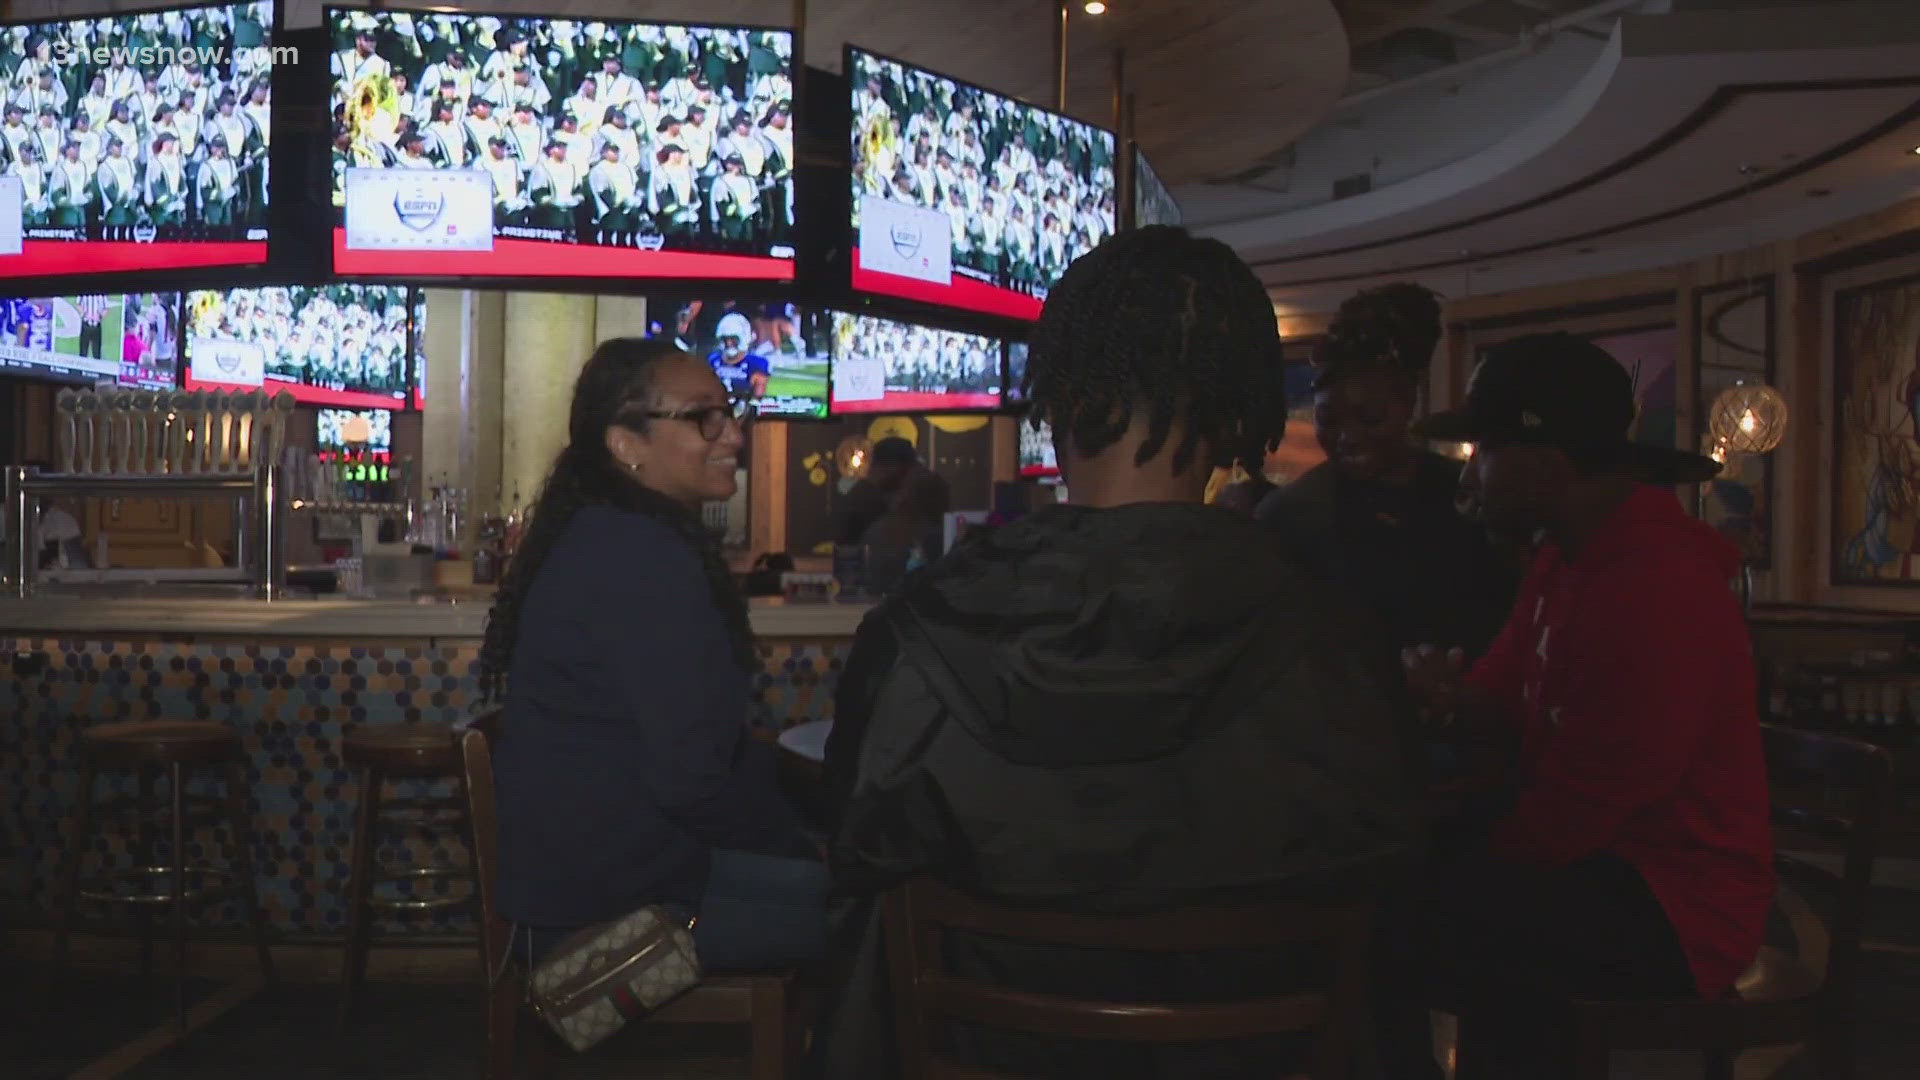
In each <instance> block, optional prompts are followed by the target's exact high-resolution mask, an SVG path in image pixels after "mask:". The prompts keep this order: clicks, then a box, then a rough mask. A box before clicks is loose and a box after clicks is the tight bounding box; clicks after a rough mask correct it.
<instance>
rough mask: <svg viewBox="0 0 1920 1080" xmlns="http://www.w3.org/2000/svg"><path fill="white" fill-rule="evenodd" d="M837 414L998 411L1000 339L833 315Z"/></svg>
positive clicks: (834, 395) (834, 379)
mask: <svg viewBox="0 0 1920 1080" xmlns="http://www.w3.org/2000/svg"><path fill="white" fill-rule="evenodd" d="M832 334H833V336H832V352H833V403H832V411H833V412H834V413H836V414H838V413H866V412H973V411H979V410H987V409H995V408H998V407H999V406H1000V403H1001V402H1000V342H999V341H998V340H996V339H994V338H989V337H981V336H979V335H977V334H963V333H960V332H958V331H954V330H936V329H934V328H933V327H930V326H916V325H914V324H912V323H903V322H895V321H893V320H891V319H878V318H874V317H873V316H871V315H853V314H849V313H847V312H843V311H836V312H834V313H833V321H832Z"/></svg>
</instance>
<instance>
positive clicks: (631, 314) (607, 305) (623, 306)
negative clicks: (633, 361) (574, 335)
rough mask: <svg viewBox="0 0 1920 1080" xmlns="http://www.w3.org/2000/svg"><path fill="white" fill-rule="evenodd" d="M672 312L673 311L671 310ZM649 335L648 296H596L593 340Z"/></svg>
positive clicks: (600, 340)
mask: <svg viewBox="0 0 1920 1080" xmlns="http://www.w3.org/2000/svg"><path fill="white" fill-rule="evenodd" d="M669 314H671V312H669ZM646 336H647V298H646V297H644V296H596V297H594V308H593V340H594V342H595V343H596V344H598V343H599V342H602V341H605V340H607V339H608V338H617V337H646Z"/></svg>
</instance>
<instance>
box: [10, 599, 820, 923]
mask: <svg viewBox="0 0 1920 1080" xmlns="http://www.w3.org/2000/svg"><path fill="white" fill-rule="evenodd" d="M848 645H849V643H848V642H846V641H841V640H806V641H768V642H764V643H762V647H761V651H762V654H763V658H764V660H765V671H764V673H763V674H762V675H761V677H760V689H761V699H762V701H763V702H764V704H765V706H766V709H765V712H764V713H763V715H762V716H761V718H760V722H761V723H765V724H769V725H772V726H775V727H779V728H785V727H789V726H791V725H793V724H796V723H800V722H803V721H806V720H814V719H822V718H829V717H831V716H832V715H833V690H834V686H835V684H836V683H837V682H838V679H839V674H840V669H841V664H842V661H843V659H844V654H845V652H846V650H847V648H848ZM0 649H4V650H5V656H6V657H7V658H8V660H9V664H8V666H7V667H6V668H4V669H0V829H4V830H6V832H7V833H9V834H11V835H12V836H15V837H17V838H18V839H19V847H18V850H20V851H22V852H23V853H24V857H25V858H26V859H27V860H28V863H29V865H27V866H26V867H24V869H23V871H22V873H23V876H24V877H25V879H26V881H27V883H28V888H29V890H30V893H31V895H32V898H33V900H34V902H35V903H36V904H37V905H39V906H41V907H42V908H45V909H48V910H50V909H51V907H52V898H53V894H54V881H55V879H56V875H57V871H58V866H59V855H60V852H61V851H62V850H63V849H64V847H65V844H64V843H63V839H64V838H65V837H66V836H67V834H68V831H69V829H70V818H71V816H72V813H73V811H74V808H75V806H76V805H77V801H76V800H77V798H78V788H79V766H78V760H77V758H76V757H75V753H74V752H75V744H76V738H77V733H78V732H79V731H80V730H81V728H83V727H84V726H86V725H88V724H93V723H102V722H106V721H110V720H131V719H148V718H152V719H160V718H169V719H198V720H218V721H222V722H225V723H229V724H232V725H233V726H234V728H235V729H236V730H238V731H239V732H240V734H241V737H242V739H243V740H244V742H245V743H246V747H247V751H248V755H249V762H248V766H247V779H248V783H249V785H250V788H251V790H250V792H249V800H248V807H249V809H250V811H251V813H252V815H253V828H254V836H253V848H252V851H253V858H254V862H255V867H256V871H257V873H258V880H259V888H260V893H261V903H262V905H263V906H264V907H265V909H266V911H267V915H268V918H269V920H270V922H271V924H272V925H273V926H274V927H275V928H276V929H278V930H279V931H281V932H284V933H293V934H306V935H312V934H319V935H338V934H340V933H342V932H343V931H344V928H345V925H346V909H345V903H344V899H343V897H344V893H345V890H346V883H347V858H348V854H349V850H350V847H351V843H352V840H351V832H352V827H353V811H354V806H355V803H356V801H357V799H358V797H359V783H358V778H357V777H356V776H355V775H353V773H352V772H351V771H350V770H349V769H348V768H347V767H346V765H345V763H344V762H342V761H341V759H340V750H339V748H340V744H341V739H342V737H343V736H344V735H345V734H346V732H348V731H350V730H352V729H353V728H354V727H357V726H359V725H361V724H434V725H451V724H454V723H455V722H456V721H459V720H461V719H462V718H463V717H465V715H466V714H467V712H468V710H469V709H470V708H471V707H472V705H473V703H475V702H476V701H477V700H478V697H479V695H478V681H477V678H478V655H479V645H478V642H474V641H470V640H469V641H447V642H443V643H439V644H427V643H422V644H419V645H407V646H398V645H365V644H353V643H348V642H316V641H302V642H299V643H290V644H272V645H260V644H249V643H244V642H236V641H218V640H204V641H191V640H189V641H182V640H156V639H153V638H147V639H119V640H102V639H98V638H72V639H68V638H51V637H40V638H35V637H4V636H0ZM136 789H137V784H136V781H135V779H134V778H133V777H132V776H131V775H130V774H111V775H109V774H103V775H102V776H101V779H100V781H99V785H98V788H97V789H96V792H95V797H96V798H105V797H106V796H107V795H108V794H109V793H111V794H114V795H131V794H133V793H134V792H135V791H136ZM220 791H221V789H220V787H219V786H218V785H217V784H214V783H212V782H209V781H190V782H189V784H188V792H189V794H196V793H198V794H205V795H209V796H214V795H218V794H219V793H220ZM159 792H160V794H161V795H162V796H163V797H164V796H165V784H164V783H162V784H161V785H160V786H159ZM453 792H454V786H453V784H452V783H451V782H450V781H447V782H438V781H405V782H402V783H397V784H393V785H391V786H390V787H389V788H388V793H389V796H390V797H391V796H392V795H395V794H398V795H407V796H418V795H450V794H452V793H453ZM95 833H96V838H95V839H94V841H93V843H92V844H91V851H90V853H89V857H88V862H87V868H88V873H89V874H92V873H96V872H97V871H98V870H100V869H101V868H103V867H104V868H113V867H127V866H131V865H133V860H132V857H131V851H130V846H129V840H130V839H131V837H130V835H129V833H130V830H129V829H127V828H125V827H122V826H119V825H114V824H110V825H108V827H105V828H101V829H96V830H95ZM225 833H226V830H225V829H224V828H222V829H220V830H219V835H218V836H217V837H216V835H215V834H214V833H212V832H207V831H202V832H201V833H199V834H198V835H195V836H190V837H189V839H188V854H189V856H190V858H193V859H194V860H196V861H199V860H209V861H213V862H215V863H216V864H219V863H221V862H223V861H224V858H225V850H224V849H223V848H221V847H220V845H221V844H223V843H225V842H226V837H225ZM160 852H161V854H162V855H164V854H166V849H165V845H162V846H161V848H160ZM378 858H379V860H380V863H381V865H382V866H383V867H384V868H386V869H389V870H401V869H406V868H410V867H415V866H465V865H466V863H467V860H468V852H467V845H466V843H465V841H464V840H463V839H461V838H460V837H459V836H458V835H457V834H455V833H454V832H453V831H452V830H449V829H447V828H444V827H442V828H440V829H439V830H438V831H427V832H415V833H412V834H405V835H403V834H398V833H394V832H392V831H390V830H389V831H387V832H386V833H384V834H383V836H382V842H381V844H380V845H379V850H378ZM426 888H427V890H428V891H427V893H426V895H463V894H464V893H465V892H466V891H467V890H468V888H469V886H468V885H467V884H466V883H464V882H459V881H448V880H437V881H433V882H431V883H430V884H428V885H427V886H426ZM196 920H197V922H198V923H199V924H201V925H214V926H231V927H237V926H244V925H245V917H244V911H243V909H242V908H241V906H240V905H239V904H238V903H237V902H234V901H229V902H225V903H223V904H220V905H218V906H217V907H216V908H214V909H212V910H207V911H203V912H199V913H196ZM472 929H473V919H472V914H471V910H470V909H469V908H467V907H466V906H465V905H460V906H456V907H451V908H448V909H443V910H441V911H438V912H432V913H422V914H418V915H408V916H403V917H400V918H397V919H389V920H383V921H382V923H381V924H379V925H378V926H377V928H376V933H377V934H380V935H395V934H406V933H412V934H447V933H467V932H471V931H472Z"/></svg>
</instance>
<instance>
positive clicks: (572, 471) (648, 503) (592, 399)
mask: <svg viewBox="0 0 1920 1080" xmlns="http://www.w3.org/2000/svg"><path fill="white" fill-rule="evenodd" d="M682 355H684V354H683V353H681V352H680V350H679V349H678V348H676V347H675V346H674V345H673V344H672V342H670V341H667V340H665V339H651V340H649V339H642V338H611V339H609V340H607V341H603V342H601V343H600V346H599V347H598V348H596V349H594V350H593V356H592V357H591V358H589V359H588V360H587V364H586V367H584V368H582V369H581V371H580V378H579V380H578V381H577V382H575V383H574V386H573V406H572V410H571V412H570V414H569V417H568V423H567V436H568V443H567V447H566V449H564V450H562V451H561V452H560V456H559V458H558V459H557V460H556V461H555V462H554V463H553V471H552V472H551V473H549V474H548V475H547V480H546V483H545V484H544V485H542V487H541V489H540V495H539V497H538V498H537V499H536V500H535V501H534V504H533V509H532V511H531V516H530V520H529V521H528V524H527V530H526V534H525V537H524V538H523V539H522V541H521V543H520V548H519V550H518V551H517V552H515V554H514V557H513V561H512V562H510V563H508V564H507V572H506V576H505V577H504V578H503V579H502V580H501V584H500V591H499V592H498V593H496V594H495V595H494V600H493V610H492V611H490V612H489V613H488V615H487V632H486V638H485V639H484V641H483V642H482V644H481V646H480V695H481V700H482V701H495V700H498V699H499V698H501V697H502V696H504V692H505V691H506V689H507V686H506V681H507V671H508V669H509V668H510V667H511V666H512V662H513V646H514V642H515V640H516V638H517V636H518V634H519V629H520V611H521V608H522V607H523V606H524V605H525V602H526V598H527V592H528V590H530V589H531V588H532V587H533V582H534V579H535V578H536V577H538V576H539V574H540V567H541V566H542V564H544V563H545V562H546V561H547V556H548V555H549V554H551V553H552V551H553V548H554V545H555V544H556V543H558V542H559V539H560V537H561V535H562V534H563V533H565V532H566V529H567V525H568V523H569V522H571V521H572V520H573V516H574V514H576V513H578V512H579V511H580V509H581V508H582V507H586V506H594V505H604V506H613V507H617V508H619V509H621V510H626V511H630V512H632V513H636V514H644V515H645V516H647V517H649V518H652V519H653V520H655V521H657V522H659V523H661V524H663V525H665V526H667V527H668V528H670V529H672V530H673V531H674V532H675V533H676V534H678V535H679V536H680V538H681V539H683V540H685V541H686V543H687V545H688V546H689V547H691V548H693V550H694V551H695V552H697V553H699V556H700V565H701V568H702V569H703V570H704V571H705V572H706V578H707V586H708V589H709V591H710V592H711V594H712V596H713V603H714V606H715V607H717V608H719V609H720V614H721V618H722V620H723V621H724V623H725V624H726V627H727V631H728V634H729V636H730V637H731V638H732V639H733V654H734V660H735V662H737V663H738V664H739V665H740V668H741V669H742V670H743V671H745V672H747V673H748V674H749V675H752V674H754V673H757V672H758V671H759V669H760V654H759V650H758V649H757V648H756V647H755V645H754V640H753V628H752V626H751V625H750V623H749V622H748V619H747V602H746V599H745V597H744V596H743V595H742V594H741V592H740V590H739V589H738V588H736V587H735V586H734V581H733V573H732V571H731V570H729V569H728V567H727V563H726V560H725V559H724V558H723V557H722V556H721V553H720V544H719V541H718V540H716V539H715V538H714V536H713V535H712V534H711V533H710V532H708V531H707V528H706V526H705V525H704V524H702V523H701V520H700V517H699V515H698V514H696V513H695V512H694V511H692V510H691V509H689V508H688V507H686V506H685V505H683V504H682V503H680V502H678V501H676V500H674V499H672V498H669V497H668V496H666V495H663V494H661V493H660V492H658V491H655V490H654V489H653V488H650V487H647V486H646V485H644V484H642V483H640V482H639V481H638V480H637V479H635V478H634V476H633V474H632V473H630V472H628V471H627V470H626V469H623V468H621V467H620V464H619V463H618V462H617V461H615V460H614V458H613V453H612V452H611V451H610V450H608V449H607V429H608V428H609V427H612V426H615V425H620V426H624V427H628V428H632V429H633V430H635V431H639V432H644V431H645V427H646V422H645V421H644V420H640V419H634V418H633V417H632V413H631V410H632V409H634V408H635V407H641V408H644V407H646V404H647V398H648V395H649V393H650V392H651V390H652V388H653V378H654V373H655V372H656V370H657V369H658V366H659V364H660V362H661V361H664V360H671V359H672V358H674V357H678V356H682Z"/></svg>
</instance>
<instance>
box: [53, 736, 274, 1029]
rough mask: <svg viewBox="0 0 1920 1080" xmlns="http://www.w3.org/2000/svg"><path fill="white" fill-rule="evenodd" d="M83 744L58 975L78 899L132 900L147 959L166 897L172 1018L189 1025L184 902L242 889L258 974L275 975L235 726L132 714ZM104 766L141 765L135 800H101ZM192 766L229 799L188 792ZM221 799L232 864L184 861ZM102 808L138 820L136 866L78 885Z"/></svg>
mask: <svg viewBox="0 0 1920 1080" xmlns="http://www.w3.org/2000/svg"><path fill="white" fill-rule="evenodd" d="M79 750H80V802H79V805H78V806H77V807H76V808H75V810H74V820H75V828H74V834H73V838H74V842H73V845H72V846H71V847H69V848H68V849H67V851H66V854H65V856H64V858H63V860H62V866H61V873H60V883H59V892H58V894H57V896H56V904H57V905H58V909H59V911H58V923H57V924H56V931H55V935H54V971H55V977H56V979H57V978H58V977H59V975H60V974H62V973H64V971H65V969H66V961H67V946H68V935H69V932H70V931H71V929H72V926H73V919H74V915H75V912H76V910H77V909H78V907H79V904H80V901H82V900H90V901H95V902H99V903H105V904H123V905H133V906H134V907H135V908H136V909H138V910H139V911H140V912H142V922H143V923H144V924H145V927H146V930H147V932H146V933H143V935H142V954H141V956H142V962H143V965H146V964H150V962H151V957H152V936H151V928H152V924H151V921H150V918H149V917H148V916H147V914H146V913H148V912H151V911H152V909H153V908H154V907H157V906H161V905H166V906H169V907H171V908H172V913H173V967H174V974H173V979H174V984H173V985H174V995H173V997H174V1026H175V1029H176V1030H177V1031H179V1032H181V1033H184V1032H185V1031H186V1026H187V996H186V994H187V989H186V987H187V984H186V973H187V924H186V906H187V904H188V903H196V902H202V901H207V900H213V899H216V898H219V897H222V896H226V895H229V894H231V893H233V892H236V891H237V892H239V893H241V894H242V895H243V896H244V897H245V899H246V902H247V907H248V910H249V912H250V913H251V917H252V921H253V936H254V949H255V951H256V952H258V953H259V956H260V973H261V975H262V977H263V978H264V979H265V980H266V981H267V982H269V983H271V982H272V981H273V978H274V973H273V955H272V953H271V952H270V951H269V950H268V947H267V923H266V915H265V912H263V911H262V910H261V908H260V894H259V891H258V888H257V885H256V882H255V881H254V874H253V855H252V847H251V845H252V837H251V834H252V827H251V823H250V821H249V819H248V817H247V773H246V750H245V748H244V747H243V746H242V744H241V742H240V735H239V733H238V732H237V731H235V730H234V729H233V728H231V727H228V726H227V725H225V724H220V723H214V722H211V721H198V720H127V721H121V722H117V723H110V724H97V725H94V726H92V727H89V728H87V729H86V730H84V731H82V732H81V733H80V747H79ZM102 770H120V771H130V772H133V773H135V774H136V776H137V778H138V780H139V784H140V795H139V796H138V797H136V798H134V799H132V800H126V799H119V800H107V801H104V802H102V803H101V804H100V805H99V806H98V807H96V805H95V801H94V797H93V789H94V780H95V778H96V777H98V776H99V774H100V772H101V771H102ZM196 772H199V773H202V774H212V775H214V776H217V777H219V778H221V779H222V780H224V781H225V786H226V795H225V798H224V799H219V800H215V799H209V798H206V797H189V796H188V795H187V793H186V789H187V782H188V781H189V780H190V779H192V778H193V776H194V775H195V773H196ZM155 773H164V774H165V776H166V778H167V786H168V804H167V806H166V808H165V809H164V811H163V810H162V809H161V808H160V807H158V806H151V805H150V804H152V803H153V802H154V801H155V800H154V798H153V791H154V787H153V780H154V774H155ZM222 803H224V805H225V814H226V818H227V824H228V826H229V827H230V828H231V829H232V831H233V846H234V858H233V863H232V869H224V870H223V869H218V868H215V867H211V866H189V865H187V836H188V832H189V828H190V826H195V825H201V824H207V825H212V824H216V823H217V821H218V818H219V809H220V806H221V804H222ZM96 809H100V810H104V811H107V812H108V813H113V812H116V811H118V812H120V813H121V814H123V815H126V816H130V817H132V818H133V819H134V821H135V823H136V827H137V829H138V841H137V843H136V845H135V852H136V856H137V862H138V865H136V866H134V867H133V868H132V869H130V870H127V871H124V872H121V873H115V874H106V875H103V876H102V877H101V878H100V879H97V880H90V881H88V882H87V883H86V888H85V889H82V887H81V886H82V881H81V863H82V861H83V857H84V854H85V852H86V849H87V847H88V845H89V844H90V843H91V841H92V839H93V829H94V827H95V825H96V822H95V820H94V818H95V814H94V811H95V810H96ZM162 823H164V824H165V825H166V827H167V828H168V830H169V837H170V839H171V847H170V848H169V850H168V855H167V859H168V861H167V862H166V863H164V864H159V863H157V862H156V857H155V851H154V847H153V843H152V833H153V828H154V826H155V825H158V824H162ZM126 884H132V885H134V886H135V889H136V891H134V892H131V893H129V892H127V891H124V890H123V889H116V888H115V887H114V886H115V885H126Z"/></svg>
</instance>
